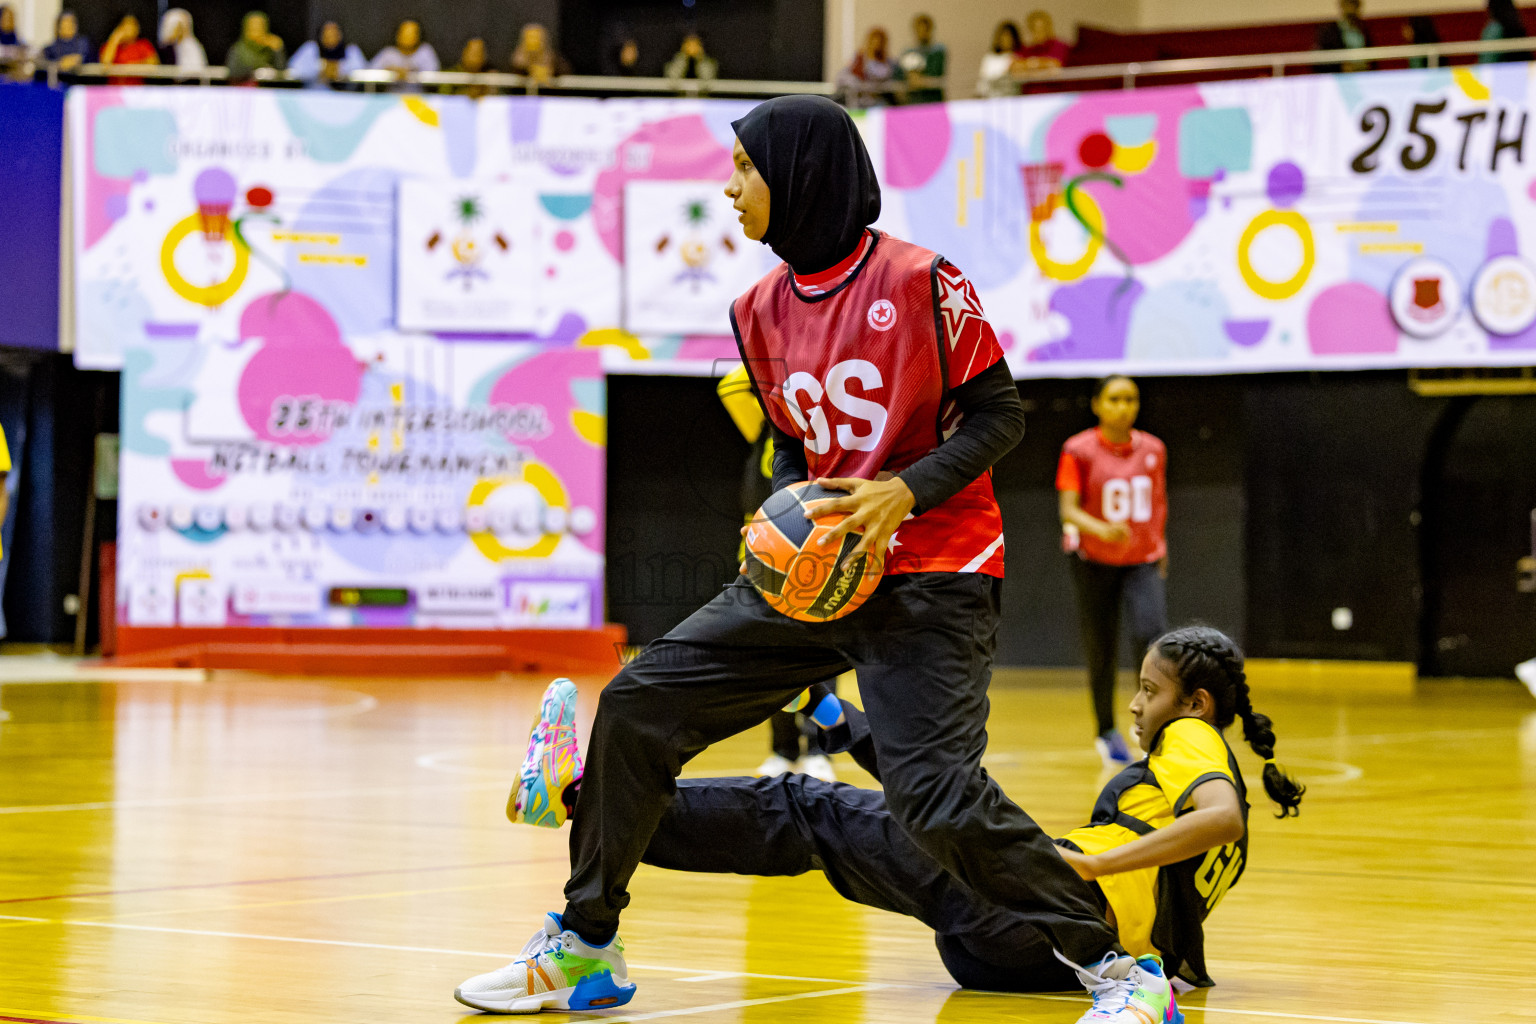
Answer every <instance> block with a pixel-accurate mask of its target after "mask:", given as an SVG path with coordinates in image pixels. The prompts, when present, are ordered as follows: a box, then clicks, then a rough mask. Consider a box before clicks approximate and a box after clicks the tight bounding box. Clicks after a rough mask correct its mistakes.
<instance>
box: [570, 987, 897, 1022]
mask: <svg viewBox="0 0 1536 1024" xmlns="http://www.w3.org/2000/svg"><path fill="white" fill-rule="evenodd" d="M890 987H892V986H889V985H879V984H869V985H851V986H849V987H848V988H829V989H822V990H820V991H817V992H798V993H795V994H793V995H787V996H766V997H764V998H762V999H736V1000H733V1001H731V1002H729V1003H713V1004H711V1005H709V1006H689V1007H685V1008H683V1009H680V1010H657V1011H656V1012H655V1013H635V1014H626V1015H625V1016H622V1017H598V1018H592V1019H593V1021H594V1024H596V1022H597V1021H602V1024H625V1022H626V1021H637V1020H662V1019H664V1018H667V1017H687V1016H690V1015H692V1014H695V1013H717V1012H720V1011H724V1010H740V1009H744V1008H746V1007H748V1006H768V1005H770V1004H773V1003H792V1002H795V1001H796V1000H798V999H825V998H827V997H828V996H848V995H857V994H859V993H863V992H879V991H881V990H882V989H886V988H890Z"/></svg>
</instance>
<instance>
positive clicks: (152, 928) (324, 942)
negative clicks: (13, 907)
mask: <svg viewBox="0 0 1536 1024" xmlns="http://www.w3.org/2000/svg"><path fill="white" fill-rule="evenodd" d="M0 917H3V915H0ZM22 920H27V921H35V922H39V923H43V924H60V925H75V926H78V927H84V928H121V929H124V930H126V931H135V932H166V933H169V934H172V935H204V936H208V937H210V938H216V939H253V940H256V941H260V942H297V943H302V944H305V945H311V946H345V947H349V948H353V949H380V950H385V951H386V952H398V953H439V954H442V955H444V956H474V957H487V958H490V959H495V960H505V961H508V962H510V961H512V960H515V959H517V956H518V954H516V953H487V952H485V951H483V950H476V949H442V948H440V947H436V946H396V945H391V944H389V943H380V942H352V941H348V940H345V939H306V938H301V937H300V936H297V935H259V934H256V933H253V932H224V931H214V930H212V929H207V928H171V927H168V926H166V925H152V924H124V923H121V922H118V921H80V920H75V919H73V918H50V917H31V918H23V919H22ZM629 967H630V969H631V970H636V971H661V972H664V973H667V974H687V975H691V976H697V975H698V973H699V969H698V967H669V966H666V965H663V964H635V963H632V964H630V965H629ZM719 973H721V974H724V975H727V976H729V977H732V978H754V979H757V980H759V981H799V982H806V983H812V984H819V985H864V984H878V985H880V986H881V987H883V988H904V989H926V988H934V987H935V986H932V985H907V984H897V983H895V982H855V981H850V980H849V979H847V978H808V977H801V976H799V975H795V974H755V973H752V972H750V971H722V972H719ZM604 1019H607V1018H604Z"/></svg>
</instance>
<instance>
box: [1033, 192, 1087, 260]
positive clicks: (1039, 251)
mask: <svg viewBox="0 0 1536 1024" xmlns="http://www.w3.org/2000/svg"><path fill="white" fill-rule="evenodd" d="M1073 198H1074V199H1075V200H1076V201H1077V203H1078V204H1079V208H1080V209H1081V210H1082V213H1083V219H1084V220H1086V221H1087V222H1088V225H1089V227H1090V228H1091V229H1092V230H1090V231H1089V232H1088V246H1087V248H1085V249H1084V250H1083V254H1082V255H1081V256H1079V257H1078V258H1077V259H1075V260H1073V261H1072V262H1071V263H1061V262H1058V261H1057V260H1054V259H1052V258H1051V254H1050V253H1049V252H1046V250H1045V239H1043V238H1041V237H1040V222H1039V221H1037V220H1035V219H1033V218H1031V219H1030V222H1029V251H1030V253H1031V254H1033V255H1034V257H1035V263H1036V264H1038V265H1039V267H1040V272H1041V273H1042V274H1044V275H1045V276H1046V277H1049V278H1051V279H1052V280H1056V281H1076V280H1077V279H1078V278H1080V277H1082V276H1083V275H1084V274H1086V273H1088V271H1089V270H1091V269H1092V268H1093V261H1094V260H1096V259H1098V258H1099V250H1100V249H1102V248H1103V247H1104V212H1103V211H1102V210H1100V209H1099V204H1098V203H1096V202H1094V199H1093V196H1091V195H1089V194H1088V193H1087V192H1084V191H1082V190H1081V189H1079V190H1078V191H1076V192H1075V193H1073Z"/></svg>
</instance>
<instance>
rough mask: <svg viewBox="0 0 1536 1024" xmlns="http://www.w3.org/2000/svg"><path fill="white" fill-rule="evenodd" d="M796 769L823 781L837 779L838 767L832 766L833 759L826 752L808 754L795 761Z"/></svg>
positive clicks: (834, 780)
mask: <svg viewBox="0 0 1536 1024" xmlns="http://www.w3.org/2000/svg"><path fill="white" fill-rule="evenodd" d="M795 771H797V772H799V773H800V774H802V775H809V776H810V777H811V778H813V779H820V780H821V781H822V782H836V781H837V769H835V768H833V767H832V759H831V758H830V757H828V756H827V755H826V754H806V755H805V756H804V757H802V758H801V759H800V760H798V761H796V762H795Z"/></svg>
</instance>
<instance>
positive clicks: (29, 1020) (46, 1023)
mask: <svg viewBox="0 0 1536 1024" xmlns="http://www.w3.org/2000/svg"><path fill="white" fill-rule="evenodd" d="M0 1020H16V1021H21V1024H80V1022H79V1021H73V1020H53V1019H51V1018H44V1017H0Z"/></svg>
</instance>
